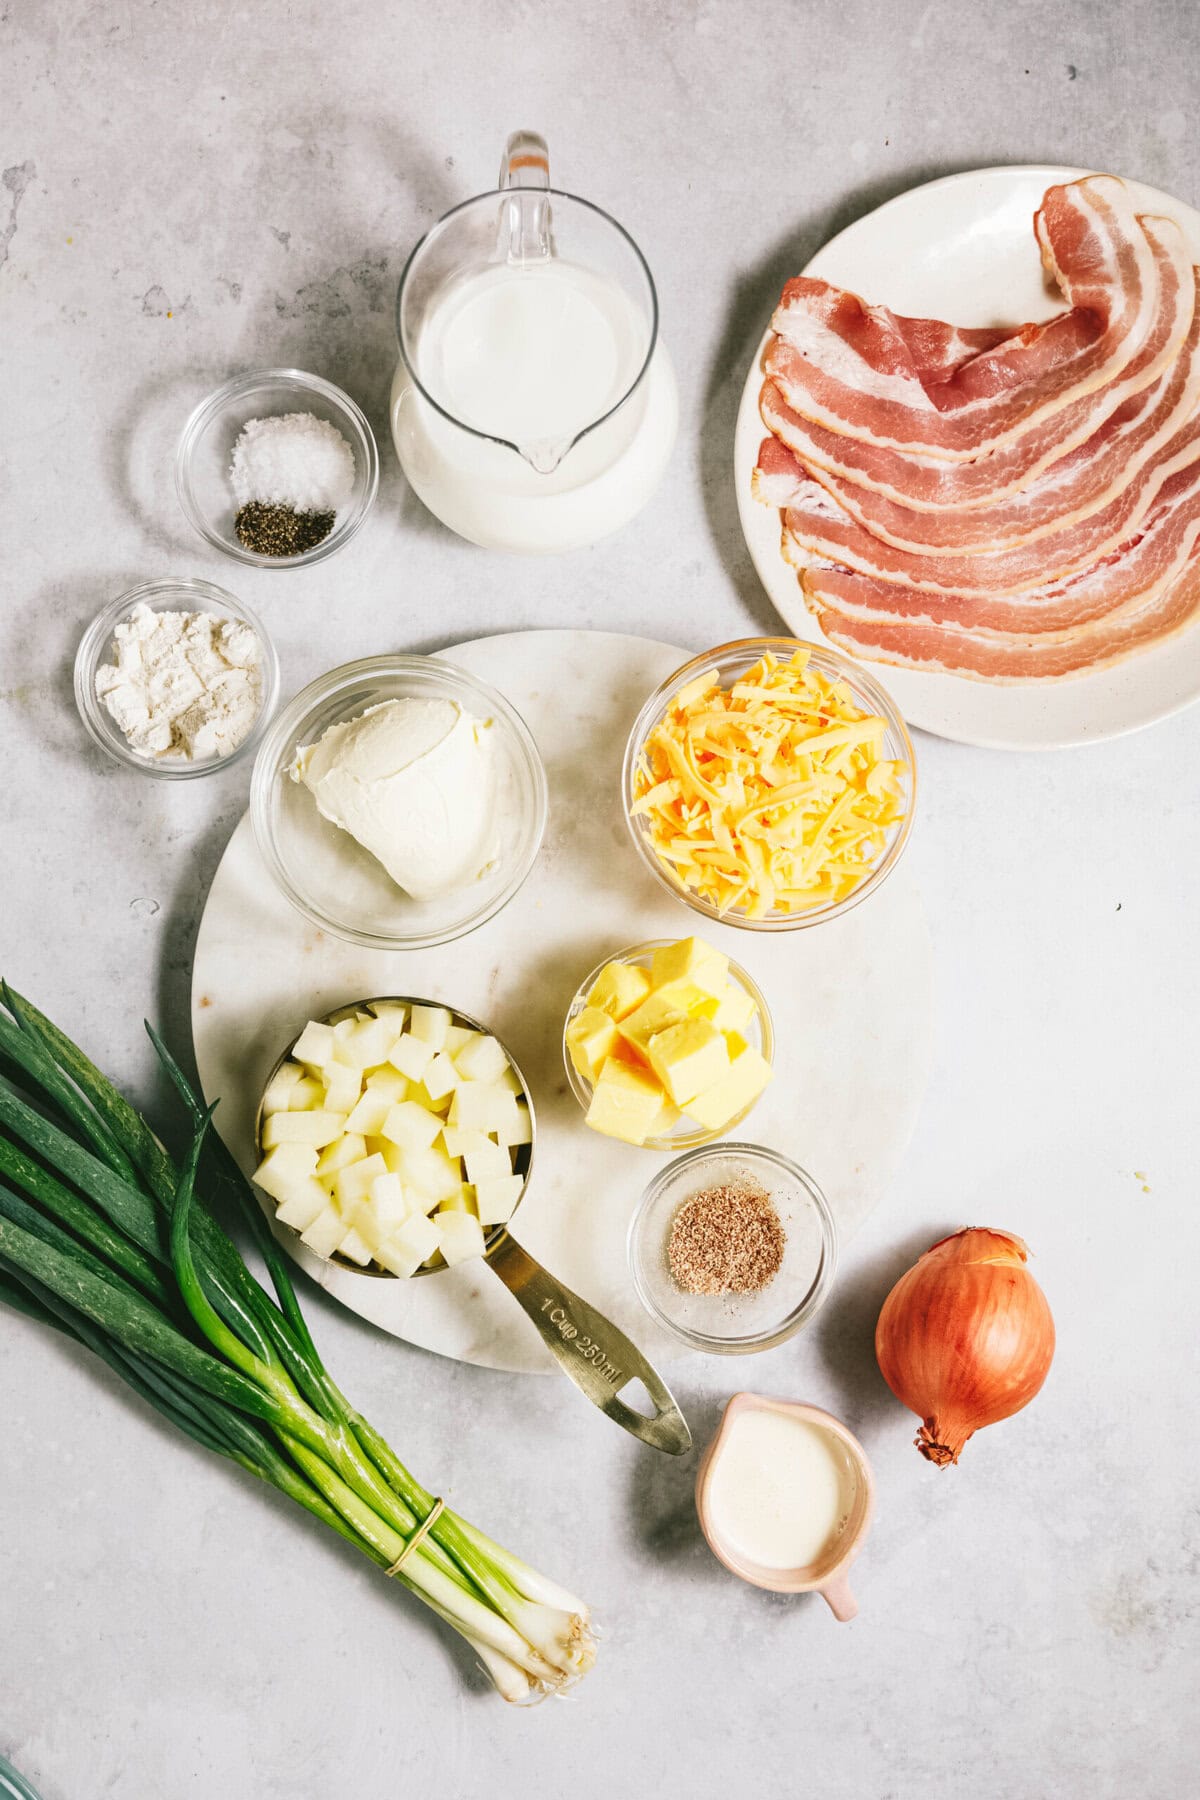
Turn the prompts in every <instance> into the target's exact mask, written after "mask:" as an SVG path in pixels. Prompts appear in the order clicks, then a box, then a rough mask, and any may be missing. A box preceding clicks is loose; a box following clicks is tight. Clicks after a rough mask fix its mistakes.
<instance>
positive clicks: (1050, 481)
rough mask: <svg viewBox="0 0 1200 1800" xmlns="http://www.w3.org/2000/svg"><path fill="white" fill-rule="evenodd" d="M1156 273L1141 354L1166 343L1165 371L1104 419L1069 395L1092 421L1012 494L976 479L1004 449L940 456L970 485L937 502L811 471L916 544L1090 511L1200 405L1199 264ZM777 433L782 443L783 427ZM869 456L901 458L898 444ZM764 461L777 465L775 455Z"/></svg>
mask: <svg viewBox="0 0 1200 1800" xmlns="http://www.w3.org/2000/svg"><path fill="white" fill-rule="evenodd" d="M1159 272H1160V282H1161V291H1162V293H1163V296H1164V306H1163V310H1162V314H1161V316H1160V321H1159V324H1158V326H1157V327H1156V330H1155V332H1154V333H1153V334H1152V345H1153V348H1152V350H1151V351H1150V354H1151V355H1152V357H1153V359H1154V360H1157V359H1158V357H1159V356H1160V355H1161V353H1162V350H1163V348H1164V346H1169V347H1170V349H1171V354H1172V357H1173V361H1172V363H1171V365H1170V366H1169V367H1168V369H1167V371H1166V373H1164V374H1162V375H1160V376H1159V377H1158V379H1157V381H1155V382H1153V383H1152V384H1151V385H1150V386H1149V387H1144V388H1142V389H1141V390H1140V392H1138V393H1135V394H1133V395H1132V396H1131V397H1129V398H1126V399H1125V401H1124V403H1123V404H1121V405H1118V406H1116V407H1115V409H1114V410H1112V411H1110V412H1109V413H1108V416H1107V417H1106V418H1105V417H1102V414H1103V412H1104V409H1105V404H1106V402H1105V399H1104V398H1102V397H1101V396H1100V395H1096V396H1092V397H1090V398H1089V400H1087V401H1080V402H1077V403H1076V406H1075V408H1073V409H1072V410H1073V411H1076V412H1077V413H1080V414H1082V413H1085V412H1088V411H1089V410H1090V412H1091V414H1092V416H1093V417H1094V418H1095V419H1097V420H1098V421H1099V423H1098V425H1097V429H1096V430H1095V431H1093V433H1092V435H1091V436H1090V437H1088V438H1087V439H1085V441H1084V442H1083V443H1081V444H1078V445H1077V446H1075V448H1073V449H1072V448H1071V447H1070V446H1069V445H1068V444H1065V443H1064V444H1063V445H1062V446H1061V449H1062V451H1063V452H1065V454H1060V455H1059V456H1057V457H1056V458H1055V459H1054V460H1053V461H1052V462H1051V463H1050V466H1049V467H1048V468H1047V469H1046V470H1045V471H1044V473H1043V474H1042V475H1041V476H1040V478H1039V479H1038V480H1036V481H1035V482H1033V483H1031V484H1028V485H1026V486H1024V487H1023V488H1022V489H1021V491H1020V492H1019V493H1015V494H1011V493H1010V494H1005V493H1003V492H1002V491H996V490H995V489H993V490H991V491H990V492H989V491H988V489H987V488H986V486H985V485H984V483H985V481H986V477H987V470H988V468H989V466H990V465H991V463H992V462H993V461H996V460H999V458H1000V457H1001V456H1003V455H1004V452H1000V453H998V456H997V458H990V457H985V458H982V459H981V460H980V461H979V462H977V463H951V464H943V465H942V468H943V469H946V470H950V471H953V472H954V473H955V474H958V475H961V476H963V477H975V478H976V479H975V482H974V483H973V484H972V485H975V486H976V487H977V489H978V493H977V497H976V499H975V500H974V501H973V502H971V503H961V504H954V503H950V504H948V505H946V506H944V507H941V508H939V509H938V510H930V509H917V508H912V507H909V506H907V505H903V504H898V503H897V502H896V501H894V500H891V499H889V498H888V497H887V496H885V495H883V494H880V493H878V492H871V491H869V490H868V489H866V488H864V487H862V486H860V485H859V484H858V483H857V482H853V481H847V480H845V479H843V478H842V477H841V476H839V475H837V474H835V473H833V472H831V471H829V470H826V469H822V468H821V467H820V466H819V465H808V467H809V471H810V473H811V474H812V477H813V479H815V480H816V481H818V482H819V483H820V484H821V486H822V487H823V488H825V490H826V491H827V492H828V493H829V494H831V495H832V496H833V498H834V499H835V500H836V501H837V502H838V504H839V505H840V506H841V507H843V508H844V509H845V511H846V512H848V513H849V514H850V515H851V516H852V517H853V518H855V519H857V520H858V522H859V524H860V525H862V526H863V527H864V528H865V529H866V530H867V531H869V532H871V533H872V535H873V536H875V537H879V538H882V539H883V540H884V541H885V542H886V543H889V544H894V545H896V546H898V547H899V548H902V549H908V550H914V551H917V552H921V551H926V550H937V549H955V550H985V549H996V548H999V547H1000V546H1001V545H1005V544H1021V543H1030V542H1032V541H1033V540H1034V539H1036V538H1039V537H1043V536H1045V535H1046V534H1047V533H1049V532H1052V531H1055V530H1059V529H1061V528H1062V527H1063V526H1065V525H1068V524H1070V523H1071V522H1073V521H1074V520H1076V519H1081V518H1085V517H1087V515H1088V514H1089V513H1092V512H1096V511H1098V510H1099V509H1100V508H1101V507H1102V506H1104V505H1105V503H1106V502H1107V501H1109V500H1111V499H1113V498H1115V496H1116V495H1117V494H1118V493H1120V492H1121V490H1122V489H1123V488H1126V487H1129V486H1132V484H1133V483H1134V482H1135V481H1136V480H1138V479H1139V478H1140V477H1142V476H1143V474H1144V473H1145V472H1146V471H1148V470H1149V469H1151V468H1152V466H1153V462H1154V458H1155V456H1156V454H1157V453H1158V452H1159V451H1160V450H1161V449H1162V448H1163V446H1164V445H1166V444H1167V443H1168V442H1169V441H1170V439H1171V438H1172V437H1173V436H1174V434H1175V432H1176V431H1178V430H1179V429H1180V428H1181V427H1182V426H1183V425H1185V424H1186V423H1187V421H1188V420H1189V419H1190V418H1191V416H1192V414H1193V412H1194V411H1195V410H1196V408H1197V405H1200V272H1198V271H1197V270H1195V269H1194V268H1192V267H1191V266H1190V265H1189V264H1186V263H1184V264H1182V265H1180V264H1179V263H1178V262H1177V261H1176V259H1174V258H1172V257H1169V256H1167V255H1166V254H1165V253H1164V254H1162V255H1161V256H1160V270H1159ZM1108 392H1109V393H1111V390H1108ZM763 411H764V417H765V418H766V419H767V422H768V424H773V423H774V415H773V413H772V410H771V406H770V401H769V400H768V402H767V404H766V406H765V407H764V409H763ZM1055 423H1056V421H1055V420H1050V421H1046V422H1044V424H1043V427H1042V429H1041V432H1040V433H1038V434H1036V435H1039V436H1042V435H1044V434H1046V433H1049V432H1050V431H1051V430H1052V429H1053V426H1054V424H1055ZM780 435H781V436H784V437H785V441H788V442H789V447H790V439H789V438H787V435H786V434H785V433H781V434H780ZM835 441H840V442H846V441H847V440H845V439H842V440H835ZM1023 442H1024V438H1023V437H1022V438H1021V439H1018V440H1017V443H1016V445H1014V450H1015V449H1016V448H1017V447H1018V446H1019V445H1020V444H1021V443H1023ZM793 454H794V452H793ZM878 454H881V455H888V456H891V457H894V458H895V459H896V460H897V461H901V460H903V459H902V457H901V455H900V453H899V452H897V451H885V452H879V453H878ZM908 460H909V465H910V467H913V468H923V469H925V470H927V471H928V470H929V469H930V468H931V467H932V466H933V465H931V464H929V463H927V462H926V463H924V464H921V463H919V462H918V461H917V459H915V458H910V459H908ZM802 464H807V459H806V458H800V457H797V461H796V467H797V469H798V470H799V469H800V467H801V465H802ZM772 466H774V467H776V468H779V469H780V470H782V467H783V465H782V463H781V461H780V459H779V458H778V457H776V456H775V455H774V453H772ZM963 485H964V486H966V485H967V483H966V482H964V483H963Z"/></svg>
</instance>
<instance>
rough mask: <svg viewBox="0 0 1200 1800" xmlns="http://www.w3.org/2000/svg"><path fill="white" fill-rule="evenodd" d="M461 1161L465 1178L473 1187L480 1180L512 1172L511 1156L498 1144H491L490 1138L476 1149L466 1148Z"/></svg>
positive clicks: (488, 1179)
mask: <svg viewBox="0 0 1200 1800" xmlns="http://www.w3.org/2000/svg"><path fill="white" fill-rule="evenodd" d="M463 1162H464V1163H465V1164H466V1170H467V1180H468V1181H469V1182H471V1183H472V1184H473V1185H474V1186H475V1187H478V1185H479V1183H480V1182H481V1181H490V1180H492V1179H493V1178H494V1177H495V1176H497V1175H511V1174H512V1157H511V1156H510V1155H509V1153H508V1151H507V1150H506V1149H503V1148H502V1147H501V1146H500V1145H499V1144H493V1143H492V1141H491V1139H490V1138H488V1139H487V1140H486V1141H485V1143H483V1144H482V1145H481V1146H480V1148H479V1149H478V1150H468V1151H467V1154H466V1155H465V1156H464V1158H463Z"/></svg>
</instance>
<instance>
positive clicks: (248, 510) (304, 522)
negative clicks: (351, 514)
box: [233, 500, 337, 556]
mask: <svg viewBox="0 0 1200 1800" xmlns="http://www.w3.org/2000/svg"><path fill="white" fill-rule="evenodd" d="M336 518H337V514H336V513H335V512H296V511H295V510H294V509H293V508H292V507H290V506H272V505H269V504H267V503H266V502H265V501H262V500H251V501H250V502H249V503H248V504H247V505H245V506H243V507H240V508H239V510H238V514H237V517H236V518H235V519H234V522H233V525H234V530H235V531H236V532H237V535H238V541H239V542H240V543H242V544H244V545H245V547H246V549H247V550H252V551H253V552H254V554H255V555H256V556H303V554H304V552H305V551H306V550H312V549H313V548H314V547H315V546H316V545H317V544H320V543H322V542H324V540H325V539H326V538H327V537H328V536H329V534H330V532H331V531H332V530H333V525H334V520H335V519H336Z"/></svg>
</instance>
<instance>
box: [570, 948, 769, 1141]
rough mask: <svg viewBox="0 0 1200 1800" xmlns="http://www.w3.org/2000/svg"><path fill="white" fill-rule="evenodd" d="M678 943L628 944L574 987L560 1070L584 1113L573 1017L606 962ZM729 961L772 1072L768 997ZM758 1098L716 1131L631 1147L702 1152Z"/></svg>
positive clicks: (588, 1095) (587, 1092)
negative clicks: (754, 1012)
mask: <svg viewBox="0 0 1200 1800" xmlns="http://www.w3.org/2000/svg"><path fill="white" fill-rule="evenodd" d="M679 941H680V940H679V939H678V938H672V937H658V938H647V939H646V940H645V942H644V943H640V944H630V945H629V946H628V948H626V949H624V950H617V951H615V952H614V953H613V954H612V955H611V956H606V957H605V958H604V959H603V961H601V962H598V963H597V964H596V967H595V968H594V969H593V970H592V972H591V974H590V975H587V976H585V977H584V979H583V980H582V981H581V982H580V984H579V986H578V987H577V988H576V990H575V994H574V997H573V999H572V1001H571V1004H570V1006H569V1007H568V1008H567V1015H566V1018H565V1019H564V1020H563V1030H562V1055H563V1068H564V1069H565V1071H566V1076H567V1081H568V1083H569V1085H570V1088H571V1092H572V1093H573V1094H574V1096H575V1098H576V1100H578V1102H579V1105H580V1108H581V1110H582V1111H583V1112H585V1113H586V1112H587V1109H588V1107H589V1106H590V1105H591V1099H592V1093H593V1084H592V1083H591V1082H590V1081H588V1080H587V1078H586V1077H585V1076H583V1075H581V1074H580V1073H579V1070H578V1069H577V1068H576V1067H575V1064H574V1063H573V1062H572V1060H571V1051H570V1047H569V1045H568V1043H567V1029H568V1027H569V1026H570V1024H571V1021H572V1019H574V1018H576V1017H577V1016H578V1014H579V1013H580V1012H582V1011H583V1008H584V1006H585V1004H586V1001H587V995H588V994H589V993H590V992H591V990H592V988H593V986H594V985H595V983H596V982H597V981H598V980H599V977H600V974H601V972H602V971H603V970H604V969H606V968H607V967H608V965H609V963H614V962H631V961H634V960H635V959H636V958H638V957H645V956H648V955H650V954H651V953H652V952H653V951H655V950H662V949H665V948H666V947H667V945H668V944H677V943H679ZM722 955H728V952H725V951H723V952H722ZM728 960H729V972H730V974H731V975H732V976H733V977H734V979H735V980H736V981H737V982H738V984H739V986H740V987H742V988H743V989H744V991H745V992H746V993H747V994H749V995H750V997H751V999H752V1000H753V1001H754V1003H755V1005H756V1006H757V1008H758V1018H759V1036H760V1039H761V1042H760V1045H759V1049H760V1052H761V1054H762V1056H763V1057H764V1058H765V1060H766V1061H767V1062H768V1063H770V1065H771V1068H772V1070H773V1069H774V1067H775V1022H774V1020H773V1019H772V1017H771V1009H770V1007H769V1006H768V1004H767V997H766V995H765V994H764V993H763V991H762V989H761V988H760V987H759V985H758V983H757V981H755V979H754V977H753V975H751V974H750V972H749V970H748V969H745V968H743V967H742V965H741V963H739V962H737V961H736V960H735V959H734V958H733V957H732V956H730V957H729V958H728ZM761 1099H762V1095H761V1094H756V1095H755V1096H754V1099H753V1100H751V1102H750V1104H749V1105H748V1106H746V1107H744V1108H743V1109H742V1111H741V1112H739V1113H737V1114H736V1115H735V1117H734V1118H732V1119H730V1121H729V1123H728V1124H727V1125H722V1126H721V1127H720V1129H719V1130H716V1131H711V1130H709V1129H708V1128H707V1127H706V1126H703V1125H693V1126H692V1128H691V1129H690V1130H688V1131H682V1132H679V1133H678V1134H677V1135H675V1136H671V1137H649V1138H647V1139H646V1140H645V1142H644V1143H641V1144H633V1145H631V1146H630V1148H631V1149H635V1150H658V1151H661V1150H666V1151H668V1152H670V1151H677V1152H682V1151H685V1150H702V1149H704V1148H705V1147H706V1146H707V1145H709V1144H713V1143H715V1142H717V1140H718V1139H720V1138H721V1136H722V1135H723V1133H724V1132H726V1131H736V1129H737V1127H738V1126H739V1125H742V1124H744V1123H745V1121H746V1120H747V1119H748V1118H749V1117H750V1114H751V1113H752V1112H753V1111H754V1108H755V1107H756V1106H757V1105H758V1102H759V1101H760V1100H761Z"/></svg>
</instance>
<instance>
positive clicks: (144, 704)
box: [75, 576, 279, 781]
mask: <svg viewBox="0 0 1200 1800" xmlns="http://www.w3.org/2000/svg"><path fill="white" fill-rule="evenodd" d="M278 700H279V658H278V656H277V655H276V653H275V646H274V645H273V644H272V642H271V640H270V638H269V637H268V636H267V632H266V629H265V627H264V626H263V624H262V623H261V621H260V620H259V618H258V615H257V614H256V613H254V612H252V611H251V609H250V608H249V607H248V606H246V605H245V604H244V603H243V602H242V601H240V600H235V599H234V597H233V595H232V594H228V593H226V591H225V589H224V588H219V587H215V586H214V585H213V583H212V582H211V581H199V580H188V579H186V578H184V577H182V576H166V577H163V578H162V579H161V580H158V581H144V582H142V583H141V584H140V586H138V587H134V588H130V589H129V591H128V592H127V593H124V594H122V595H121V596H120V597H119V599H116V600H114V601H112V603H111V604H110V605H108V606H106V607H105V608H104V610H103V611H102V612H100V613H98V614H97V615H96V617H95V618H94V619H93V620H92V623H91V624H90V625H89V626H88V628H87V630H86V631H85V632H84V634H83V637H82V638H81V639H80V643H79V649H78V650H77V652H76V654H75V704H76V706H77V707H78V708H79V716H80V718H81V719H82V720H83V723H84V725H85V727H86V728H87V731H88V734H89V736H90V737H91V738H92V739H93V741H94V742H95V743H97V744H98V745H99V746H100V748H101V749H102V750H103V751H105V753H106V754H107V755H108V756H110V757H112V758H113V760H114V761H115V762H119V763H124V765H125V766H126V768H130V769H140V770H141V772H142V774H144V775H153V776H155V777H156V778H157V779H159V780H161V781H190V780H192V779H194V778H195V777H196V776H197V775H212V774H214V773H215V772H216V771H217V770H218V769H225V768H228V767H229V765H230V764H231V763H233V762H236V761H237V759H238V758H239V757H240V756H245V755H246V754H247V752H248V751H251V750H253V749H255V747H256V746H257V744H258V742H259V740H260V739H261V737H262V735H263V733H264V732H265V731H266V729H267V726H268V724H269V723H270V721H271V717H272V714H273V713H274V711H275V707H276V705H277V703H278Z"/></svg>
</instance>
